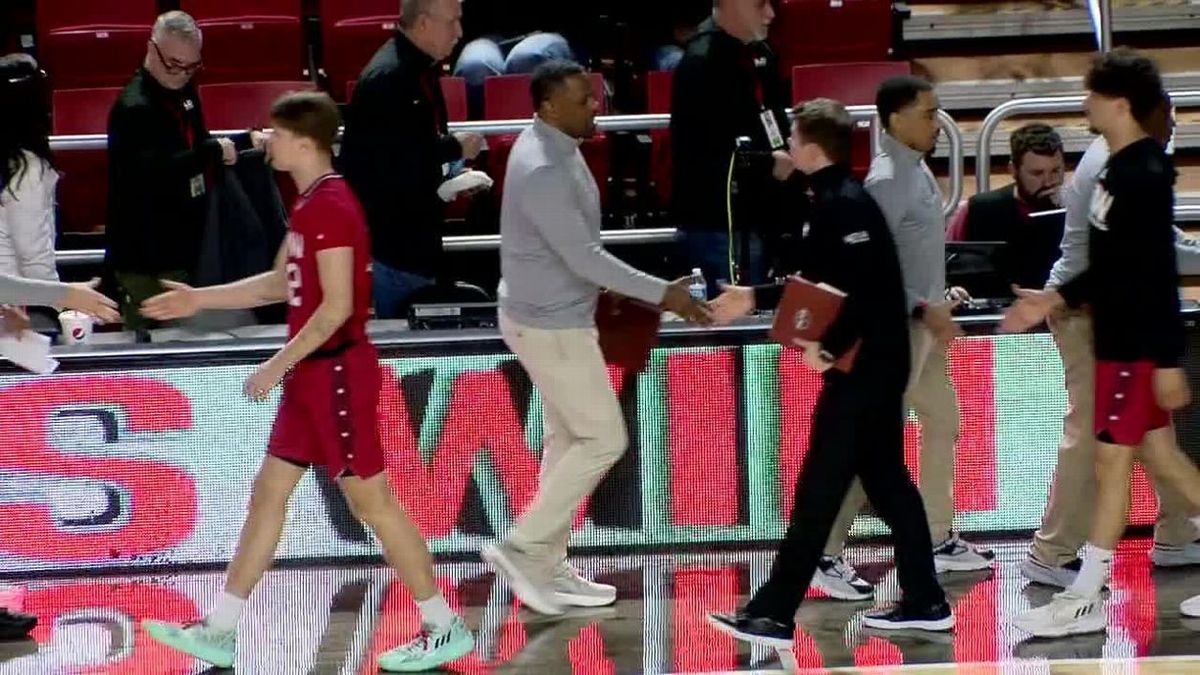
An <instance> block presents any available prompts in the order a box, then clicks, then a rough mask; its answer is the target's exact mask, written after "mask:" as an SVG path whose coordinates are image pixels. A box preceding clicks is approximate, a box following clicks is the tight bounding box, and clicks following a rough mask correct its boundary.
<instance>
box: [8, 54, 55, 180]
mask: <svg viewBox="0 0 1200 675" xmlns="http://www.w3.org/2000/svg"><path fill="white" fill-rule="evenodd" d="M0 110H3V111H4V123H3V124H0V191H3V190H5V189H7V188H8V187H9V185H10V184H12V183H16V182H17V181H19V180H21V179H22V178H23V177H24V175H25V173H26V172H27V171H29V170H30V169H31V168H33V167H30V166H29V160H28V157H27V156H26V155H25V153H26V152H29V153H32V154H33V155H34V156H36V157H38V158H40V159H42V160H43V161H45V162H46V164H48V165H49V166H50V167H53V166H54V154H53V153H52V152H51V151H50V91H49V88H48V87H47V86H46V74H45V73H43V72H42V71H41V70H39V69H38V67H37V62H36V61H34V60H33V59H32V58H30V57H24V58H20V55H10V56H5V57H2V58H0Z"/></svg>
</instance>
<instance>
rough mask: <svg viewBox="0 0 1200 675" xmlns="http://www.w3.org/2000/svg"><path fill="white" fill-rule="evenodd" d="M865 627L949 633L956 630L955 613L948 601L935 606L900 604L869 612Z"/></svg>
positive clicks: (864, 621)
mask: <svg viewBox="0 0 1200 675" xmlns="http://www.w3.org/2000/svg"><path fill="white" fill-rule="evenodd" d="M863 625H864V626H866V627H867V628H875V629H877V630H904V629H910V630H931V631H947V630H950V629H951V628H954V612H951V611H950V605H949V603H947V602H946V601H944V600H943V601H942V602H939V603H937V604H935V605H926V606H919V605H918V606H914V605H911V604H908V603H905V602H900V603H898V604H896V605H894V606H892V607H885V608H883V609H877V610H874V611H871V612H867V614H866V616H864V617H863Z"/></svg>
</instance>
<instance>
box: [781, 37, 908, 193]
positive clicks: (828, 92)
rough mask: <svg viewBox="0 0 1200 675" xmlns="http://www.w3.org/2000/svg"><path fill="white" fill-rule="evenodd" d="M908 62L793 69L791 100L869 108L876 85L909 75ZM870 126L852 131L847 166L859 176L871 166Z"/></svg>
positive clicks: (846, 64)
mask: <svg viewBox="0 0 1200 675" xmlns="http://www.w3.org/2000/svg"><path fill="white" fill-rule="evenodd" d="M911 72H912V66H911V65H909V63H908V62H907V61H865V62H859V63H824V64H813V65H807V66H796V67H795V68H793V69H792V98H793V99H795V101H805V100H808V99H812V98H832V99H836V100H838V101H841V102H842V103H844V104H846V105H872V104H874V103H875V90H876V89H877V88H878V87H879V83H880V82H882V81H884V80H886V79H887V78H889V77H895V76H897V75H908V74H910V73H911ZM871 155H872V152H871V127H870V123H866V122H863V123H859V125H858V126H857V128H856V129H855V130H854V141H853V145H852V151H851V158H850V164H851V167H852V168H853V169H854V172H855V173H856V174H857V175H858V176H859V177H862V176H864V175H866V172H867V170H868V169H869V168H870V166H871Z"/></svg>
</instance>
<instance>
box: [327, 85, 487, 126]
mask: <svg viewBox="0 0 1200 675" xmlns="http://www.w3.org/2000/svg"><path fill="white" fill-rule="evenodd" d="M357 84H358V82H357V81H356V80H350V81H348V82H346V100H347V101H349V100H350V99H351V98H353V97H354V87H355V86H356V85H357ZM441 85H442V98H443V99H445V100H446V119H447V120H448V121H450V122H466V121H467V81H466V80H464V79H463V78H461V77H443V78H441Z"/></svg>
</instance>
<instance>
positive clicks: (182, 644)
mask: <svg viewBox="0 0 1200 675" xmlns="http://www.w3.org/2000/svg"><path fill="white" fill-rule="evenodd" d="M142 630H144V631H146V634H147V635H149V636H150V637H151V638H152V639H153V640H154V641H155V642H161V643H162V644H164V645H166V646H168V647H170V648H171V649H174V650H176V651H181V652H183V653H184V654H189V655H191V656H194V657H196V658H198V659H200V660H201V661H206V662H208V663H211V664H212V665H214V666H216V667H218V668H232V667H233V662H234V652H235V651H236V649H237V631H229V632H227V633H226V632H220V631H215V630H213V629H212V628H209V627H208V626H207V625H205V624H204V623H193V624H190V625H186V626H181V625H179V624H176V623H167V622H165V621H151V620H149V619H147V620H145V621H142Z"/></svg>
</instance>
